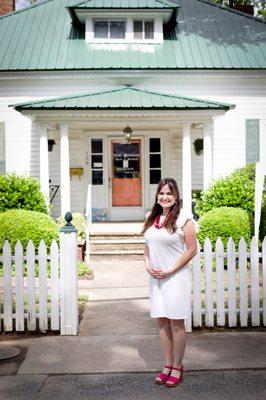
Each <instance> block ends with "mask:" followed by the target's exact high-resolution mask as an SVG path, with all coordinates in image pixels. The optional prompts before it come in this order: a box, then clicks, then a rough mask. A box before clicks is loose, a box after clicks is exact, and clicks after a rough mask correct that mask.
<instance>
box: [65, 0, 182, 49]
mask: <svg viewBox="0 0 266 400" xmlns="http://www.w3.org/2000/svg"><path fill="white" fill-rule="evenodd" d="M71 3H72V2H71ZM131 3H132V4H131ZM133 3H134V4H133ZM179 8H180V7H179V6H178V5H177V4H175V3H172V2H171V0H138V1H136V2H129V1H110V0H90V1H80V0H79V1H78V0H77V3H76V4H73V5H72V6H69V7H67V9H68V11H69V14H70V16H71V19H72V22H73V26H74V27H75V28H77V29H78V30H82V29H83V26H84V25H85V41H86V42H87V43H92V44H104V45H108V44H109V43H110V44H113V43H115V44H118V43H119V44H120V43H121V44H122V45H123V46H127V44H132V45H134V46H135V45H136V44H137V45H138V44H140V45H142V44H149V45H150V44H156V43H158V44H159V43H163V41H164V37H163V32H164V29H165V31H167V30H168V29H173V27H174V25H175V23H176V17H177V14H178V10H179ZM148 47H150V48H151V46H148Z"/></svg>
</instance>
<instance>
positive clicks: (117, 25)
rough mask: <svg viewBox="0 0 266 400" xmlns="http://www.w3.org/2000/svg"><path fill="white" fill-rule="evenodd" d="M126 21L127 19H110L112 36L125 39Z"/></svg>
mask: <svg viewBox="0 0 266 400" xmlns="http://www.w3.org/2000/svg"><path fill="white" fill-rule="evenodd" d="M125 37H126V23H125V21H110V38H111V39H125Z"/></svg>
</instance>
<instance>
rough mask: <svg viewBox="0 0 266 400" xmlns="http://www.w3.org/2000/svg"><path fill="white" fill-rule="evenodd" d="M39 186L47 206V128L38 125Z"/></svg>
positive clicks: (48, 200) (48, 201)
mask: <svg viewBox="0 0 266 400" xmlns="http://www.w3.org/2000/svg"><path fill="white" fill-rule="evenodd" d="M40 184H41V191H42V193H43V194H44V197H45V201H46V204H47V206H48V205H49V203H50V199H49V158H48V127H47V125H40Z"/></svg>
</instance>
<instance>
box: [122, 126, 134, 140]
mask: <svg viewBox="0 0 266 400" xmlns="http://www.w3.org/2000/svg"><path fill="white" fill-rule="evenodd" d="M123 132H124V138H125V140H126V141H127V142H129V141H130V140H131V137H132V133H133V131H132V129H131V128H130V126H126V127H125V129H124V130H123Z"/></svg>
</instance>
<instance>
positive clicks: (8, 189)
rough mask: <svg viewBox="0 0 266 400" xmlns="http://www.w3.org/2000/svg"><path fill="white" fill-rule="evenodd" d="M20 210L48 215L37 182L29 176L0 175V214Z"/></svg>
mask: <svg viewBox="0 0 266 400" xmlns="http://www.w3.org/2000/svg"><path fill="white" fill-rule="evenodd" d="M21 208H23V209H25V210H31V211H39V212H42V213H45V214H47V213H48V209H47V206H46V203H45V199H44V196H43V194H42V192H41V189H40V183H39V181H38V180H37V179H36V178H33V177H31V176H18V175H16V174H10V175H0V212H4V211H7V210H11V209H21Z"/></svg>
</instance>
